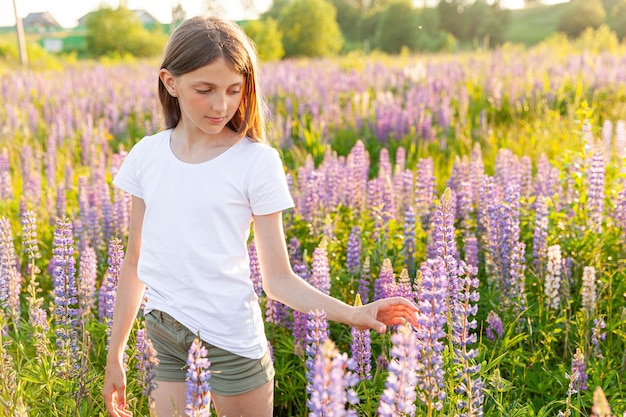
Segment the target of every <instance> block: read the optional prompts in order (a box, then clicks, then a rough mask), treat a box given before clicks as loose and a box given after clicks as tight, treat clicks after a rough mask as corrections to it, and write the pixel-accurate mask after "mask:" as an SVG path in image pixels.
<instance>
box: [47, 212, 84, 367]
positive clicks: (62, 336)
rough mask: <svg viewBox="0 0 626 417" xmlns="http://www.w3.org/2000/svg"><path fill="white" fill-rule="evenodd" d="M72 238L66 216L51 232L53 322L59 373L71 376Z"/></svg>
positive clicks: (74, 350)
mask: <svg viewBox="0 0 626 417" xmlns="http://www.w3.org/2000/svg"><path fill="white" fill-rule="evenodd" d="M74 252H75V248H74V238H73V235H72V224H71V222H70V221H69V219H67V218H66V219H59V220H58V221H57V227H56V229H55V231H54V241H53V249H52V253H53V257H54V274H53V288H54V290H53V291H54V305H55V309H54V317H55V322H56V336H57V349H58V355H57V357H58V358H59V361H58V363H57V367H58V372H59V374H60V375H62V376H64V377H68V378H69V377H72V376H74V375H75V373H76V371H77V370H78V368H79V364H78V337H77V327H78V308H77V307H78V299H77V291H78V290H77V288H76V267H75V265H76V260H75V259H74Z"/></svg>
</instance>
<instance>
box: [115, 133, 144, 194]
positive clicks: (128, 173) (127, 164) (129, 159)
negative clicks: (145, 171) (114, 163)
mask: <svg viewBox="0 0 626 417" xmlns="http://www.w3.org/2000/svg"><path fill="white" fill-rule="evenodd" d="M140 148H141V141H139V142H137V143H136V144H135V146H133V147H132V149H131V150H130V152H128V155H126V157H125V158H124V161H122V165H121V166H120V169H119V170H118V171H117V174H116V175H115V177H114V178H113V185H115V186H116V187H118V188H120V189H122V190H123V191H126V192H127V193H129V194H132V195H134V196H136V197H139V198H143V191H142V189H141V182H140V180H139V170H138V154H139V153H141V151H140Z"/></svg>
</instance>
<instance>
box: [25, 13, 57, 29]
mask: <svg viewBox="0 0 626 417" xmlns="http://www.w3.org/2000/svg"><path fill="white" fill-rule="evenodd" d="M22 25H23V26H24V31H25V32H31V33H46V32H56V31H59V30H62V29H63V27H62V26H61V25H60V24H59V22H57V20H56V19H55V18H54V17H53V16H52V15H51V14H50V13H49V12H37V13H29V14H28V16H26V17H25V18H23V19H22Z"/></svg>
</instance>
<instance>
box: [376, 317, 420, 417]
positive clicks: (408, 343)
mask: <svg viewBox="0 0 626 417" xmlns="http://www.w3.org/2000/svg"><path fill="white" fill-rule="evenodd" d="M391 343H392V344H393V347H392V348H391V352H390V353H391V360H390V361H389V367H388V370H389V374H388V375H387V380H386V381H385V390H384V391H383V393H382V395H381V397H380V404H379V406H378V415H379V416H386V417H395V416H399V415H401V416H414V415H415V410H416V406H415V400H416V397H417V394H416V386H417V381H418V377H417V369H418V354H419V352H418V341H417V335H416V333H415V332H414V331H413V329H412V328H411V326H410V325H408V324H403V325H400V326H398V329H397V330H396V332H395V333H393V334H392V335H391Z"/></svg>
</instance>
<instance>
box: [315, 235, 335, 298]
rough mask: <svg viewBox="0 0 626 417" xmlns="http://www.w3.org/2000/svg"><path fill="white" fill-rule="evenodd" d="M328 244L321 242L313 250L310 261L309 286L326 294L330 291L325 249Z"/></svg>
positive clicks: (328, 267) (328, 268)
mask: <svg viewBox="0 0 626 417" xmlns="http://www.w3.org/2000/svg"><path fill="white" fill-rule="evenodd" d="M327 245H328V243H327V242H326V240H323V241H322V243H320V244H319V246H318V247H316V248H315V249H314V250H313V259H312V260H311V285H313V286H314V287H315V288H317V289H318V290H320V291H321V292H323V293H324V294H328V293H329V291H330V266H329V264H328V253H327V252H326V247H327Z"/></svg>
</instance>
